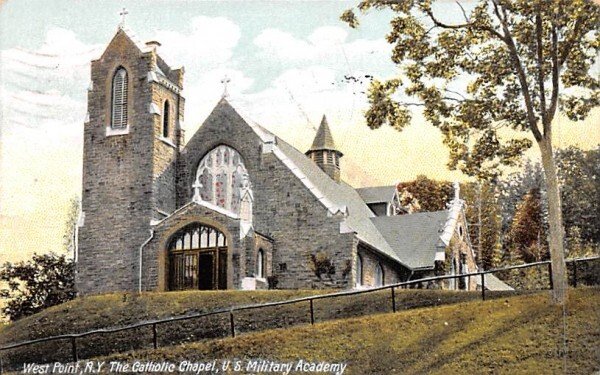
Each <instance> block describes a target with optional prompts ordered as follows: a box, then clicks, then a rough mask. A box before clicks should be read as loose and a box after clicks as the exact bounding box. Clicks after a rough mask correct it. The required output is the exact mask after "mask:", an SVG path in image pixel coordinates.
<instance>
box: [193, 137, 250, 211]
mask: <svg viewBox="0 0 600 375" xmlns="http://www.w3.org/2000/svg"><path fill="white" fill-rule="evenodd" d="M198 183H199V184H198ZM194 185H199V188H198V189H199V190H198V193H199V195H200V198H201V199H202V200H203V201H206V202H210V203H213V204H215V205H217V206H219V207H223V208H225V209H227V210H229V211H231V212H233V213H236V214H241V212H240V211H242V210H241V208H242V199H243V200H244V204H243V206H244V209H243V211H244V212H243V214H244V216H248V215H250V216H251V215H252V206H251V205H252V187H251V184H250V180H249V177H248V171H247V170H246V166H245V165H244V162H243V160H242V157H241V156H240V154H239V153H238V152H237V151H236V150H234V149H233V148H231V147H229V146H225V145H220V146H217V147H215V148H214V149H213V150H212V151H210V152H209V153H208V154H206V155H205V156H204V158H203V159H202V160H201V161H200V164H199V165H198V170H197V172H196V182H195V184H194ZM242 219H246V220H248V221H250V219H251V218H245V217H244V218H242Z"/></svg>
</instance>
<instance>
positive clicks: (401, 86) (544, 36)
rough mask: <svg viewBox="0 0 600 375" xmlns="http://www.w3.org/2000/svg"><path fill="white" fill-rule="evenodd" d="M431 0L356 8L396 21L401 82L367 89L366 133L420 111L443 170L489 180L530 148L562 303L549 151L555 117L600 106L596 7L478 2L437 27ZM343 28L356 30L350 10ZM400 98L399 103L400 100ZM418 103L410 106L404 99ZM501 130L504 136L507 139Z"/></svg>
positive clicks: (555, 0) (543, 1)
mask: <svg viewBox="0 0 600 375" xmlns="http://www.w3.org/2000/svg"><path fill="white" fill-rule="evenodd" d="M434 3H436V2H435V1H434V0H409V1H389V0H364V1H362V2H360V3H359V4H358V8H359V9H360V10H361V11H366V10H368V9H370V8H375V9H391V10H392V11H393V12H395V16H394V18H393V19H392V21H391V23H390V26H391V30H390V32H389V34H388V35H387V41H388V42H389V43H391V44H393V51H392V56H391V58H392V61H393V62H394V63H395V64H397V65H398V66H399V68H400V69H399V71H400V72H401V76H397V77H394V78H392V79H389V80H387V81H384V82H381V81H379V80H373V82H372V83H371V86H370V88H369V93H368V99H369V104H370V107H369V109H368V110H367V112H366V114H365V118H366V121H367V125H368V126H369V127H371V128H379V127H381V126H382V125H384V124H388V125H390V126H392V127H393V128H395V129H398V130H402V129H403V128H404V127H405V126H406V125H407V124H408V123H410V121H411V113H410V111H409V110H408V108H409V107H410V106H420V107H422V108H423V115H424V116H425V118H426V119H427V120H428V121H429V122H430V123H432V124H433V125H434V126H436V127H438V128H439V129H440V130H441V132H442V134H443V135H444V143H445V144H446V145H447V146H448V148H449V149H450V161H449V167H450V168H451V169H459V170H461V171H462V172H463V173H465V174H467V175H469V176H477V177H478V178H479V179H489V180H494V179H495V178H497V177H498V176H499V174H500V170H499V168H498V167H499V166H500V165H515V164H517V163H518V161H519V160H520V156H521V154H522V153H523V151H524V150H525V149H527V148H529V147H531V145H532V142H531V140H530V139H529V138H526V137H522V138H519V137H516V136H515V137H512V136H511V137H507V136H506V134H507V133H509V134H510V133H517V134H518V132H520V131H524V132H527V133H529V136H533V139H535V141H536V143H537V145H538V147H539V150H540V154H541V159H542V165H543V169H544V174H545V176H546V184H547V188H548V194H547V200H548V218H549V220H548V223H549V241H548V242H549V245H550V251H551V255H552V266H553V268H554V271H553V274H552V275H553V278H554V290H553V294H552V297H553V300H554V301H555V302H557V303H559V304H563V303H565V301H566V290H567V284H566V269H565V261H564V247H563V242H564V234H563V224H562V213H561V201H560V195H559V194H560V192H559V187H558V180H557V176H556V164H555V160H554V155H553V145H552V124H553V120H554V118H555V115H556V114H557V113H558V112H562V113H564V114H565V115H566V116H567V117H568V118H569V119H570V120H572V121H578V120H582V119H584V118H585V117H586V116H587V115H588V114H589V112H590V111H591V110H592V108H594V107H596V106H598V105H600V90H599V88H600V79H599V78H596V77H594V76H592V75H591V74H590V68H591V66H592V65H593V64H594V63H595V62H596V60H597V58H598V56H599V53H598V52H599V51H600V33H599V32H598V30H599V29H598V24H599V23H600V7H599V6H597V5H596V4H594V3H593V2H592V1H591V0H575V1H570V0H551V1H548V0H534V1H530V0H479V1H477V2H476V3H475V4H472V5H470V6H469V8H470V9H469V11H467V10H466V9H465V8H464V7H463V5H462V4H461V3H460V2H459V1H456V5H457V8H456V10H457V12H460V13H462V16H463V19H464V20H463V21H461V22H459V23H448V22H447V21H446V20H445V19H443V18H440V16H439V10H438V9H436V7H435V6H434ZM342 20H344V21H346V22H348V23H349V25H350V26H351V27H356V26H357V25H358V20H357V18H356V16H355V14H354V12H353V11H352V10H348V11H346V12H344V14H343V15H342ZM403 95H404V96H403ZM406 98H412V99H416V102H411V101H409V100H406ZM504 129H508V130H512V132H506V131H504Z"/></svg>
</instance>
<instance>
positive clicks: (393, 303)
mask: <svg viewBox="0 0 600 375" xmlns="http://www.w3.org/2000/svg"><path fill="white" fill-rule="evenodd" d="M390 289H391V290H392V311H393V312H396V292H395V291H394V287H391V288H390Z"/></svg>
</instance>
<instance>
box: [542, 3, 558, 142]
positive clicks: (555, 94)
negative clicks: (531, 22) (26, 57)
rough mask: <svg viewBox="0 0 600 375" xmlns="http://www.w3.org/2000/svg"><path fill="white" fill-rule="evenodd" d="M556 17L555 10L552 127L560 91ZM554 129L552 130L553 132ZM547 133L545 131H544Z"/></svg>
mask: <svg viewBox="0 0 600 375" xmlns="http://www.w3.org/2000/svg"><path fill="white" fill-rule="evenodd" d="M556 17H557V12H556V9H554V14H553V16H552V30H551V33H552V36H551V37H552V96H551V97H550V108H548V121H549V123H550V127H552V125H551V124H552V120H553V119H554V114H555V113H556V107H557V105H558V90H559V87H560V86H559V79H560V77H559V74H560V70H559V69H560V68H559V62H558V34H557V32H556ZM551 130H552V129H550V131H551ZM544 132H545V130H544Z"/></svg>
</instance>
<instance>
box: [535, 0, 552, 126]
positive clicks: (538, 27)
mask: <svg viewBox="0 0 600 375" xmlns="http://www.w3.org/2000/svg"><path fill="white" fill-rule="evenodd" d="M543 33H544V29H543V25H542V14H541V9H540V6H539V5H538V6H537V10H536V15H535V39H536V55H537V73H538V74H537V81H538V90H539V91H540V115H541V116H542V126H543V129H544V135H548V134H549V133H550V128H549V124H548V118H547V116H546V90H545V87H544V51H543V48H544V46H543V44H542V43H543V42H542V37H543V35H542V34H543Z"/></svg>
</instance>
